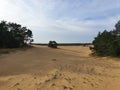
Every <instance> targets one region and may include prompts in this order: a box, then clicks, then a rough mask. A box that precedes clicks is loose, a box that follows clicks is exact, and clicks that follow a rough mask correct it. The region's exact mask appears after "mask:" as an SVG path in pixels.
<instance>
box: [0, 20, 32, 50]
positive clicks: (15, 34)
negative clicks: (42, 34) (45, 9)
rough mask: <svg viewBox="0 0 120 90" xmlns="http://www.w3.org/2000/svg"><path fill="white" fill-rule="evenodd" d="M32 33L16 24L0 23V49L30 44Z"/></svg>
mask: <svg viewBox="0 0 120 90" xmlns="http://www.w3.org/2000/svg"><path fill="white" fill-rule="evenodd" d="M32 41H33V39H32V31H31V30H29V29H27V28H26V27H22V26H21V25H20V24H16V23H6V21H1V22H0V48H17V47H22V46H24V45H27V44H28V43H31V42H32Z"/></svg>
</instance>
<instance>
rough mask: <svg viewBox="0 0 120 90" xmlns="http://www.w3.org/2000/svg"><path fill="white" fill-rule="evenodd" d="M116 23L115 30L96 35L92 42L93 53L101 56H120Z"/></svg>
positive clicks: (119, 39) (119, 41)
mask: <svg viewBox="0 0 120 90" xmlns="http://www.w3.org/2000/svg"><path fill="white" fill-rule="evenodd" d="M118 23H120V22H118ZM118 23H117V24H116V25H117V26H116V25H115V26H116V29H115V30H113V31H107V30H104V31H103V32H102V33H101V32H99V33H98V35H97V37H95V39H94V41H93V45H94V48H93V51H94V53H96V54H97V55H103V56H120V36H119V31H120V28H119V27H120V24H118ZM118 28H119V29H118Z"/></svg>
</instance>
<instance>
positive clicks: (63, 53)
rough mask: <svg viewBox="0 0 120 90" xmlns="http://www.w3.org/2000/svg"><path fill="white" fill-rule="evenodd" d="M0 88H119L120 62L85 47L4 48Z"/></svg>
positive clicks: (104, 89) (37, 89)
mask: <svg viewBox="0 0 120 90" xmlns="http://www.w3.org/2000/svg"><path fill="white" fill-rule="evenodd" d="M9 51H10V50H9ZM0 90H120V61H119V59H118V58H112V57H96V56H91V51H90V50H89V47H83V46H61V47H59V48H58V49H52V48H48V47H45V46H34V47H33V48H30V49H27V50H12V51H11V52H9V53H8V52H7V53H6V51H5V53H4V54H2V53H1V54H0Z"/></svg>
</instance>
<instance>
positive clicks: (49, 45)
mask: <svg viewBox="0 0 120 90" xmlns="http://www.w3.org/2000/svg"><path fill="white" fill-rule="evenodd" d="M48 47H51V48H57V42H56V41H49V43H48Z"/></svg>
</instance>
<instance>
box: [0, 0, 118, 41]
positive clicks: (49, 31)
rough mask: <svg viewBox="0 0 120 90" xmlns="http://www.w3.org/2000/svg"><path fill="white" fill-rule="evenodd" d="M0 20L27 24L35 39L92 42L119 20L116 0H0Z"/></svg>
mask: <svg viewBox="0 0 120 90" xmlns="http://www.w3.org/2000/svg"><path fill="white" fill-rule="evenodd" d="M0 20H6V21H8V22H9V21H10V22H16V23H19V24H21V25H22V26H27V27H28V28H29V29H31V30H32V31H33V35H34V41H35V42H37V43H38V42H39V43H41V42H42V43H44V42H48V41H49V40H56V41H57V42H92V40H93V39H94V37H95V36H96V35H97V33H98V32H99V31H103V30H105V29H107V30H112V29H113V28H114V25H115V23H117V21H118V20H120V0H0Z"/></svg>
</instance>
